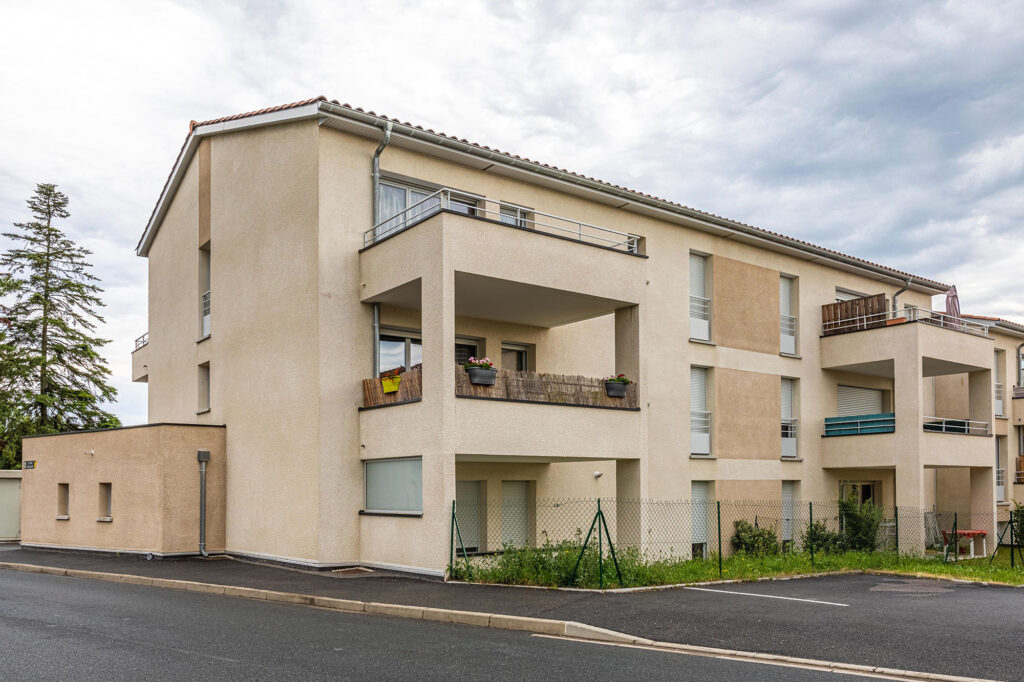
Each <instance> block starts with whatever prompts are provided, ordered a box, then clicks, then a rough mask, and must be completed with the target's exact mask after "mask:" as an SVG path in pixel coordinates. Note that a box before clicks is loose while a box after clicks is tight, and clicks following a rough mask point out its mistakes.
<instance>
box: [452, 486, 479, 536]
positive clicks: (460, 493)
mask: <svg viewBox="0 0 1024 682" xmlns="http://www.w3.org/2000/svg"><path fill="white" fill-rule="evenodd" d="M480 483H481V482H480V481H456V482H455V516H456V518H458V520H459V534H460V535H461V536H462V545H463V547H465V549H466V551H467V552H473V551H477V550H479V549H480V517H481V516H482V514H481V511H482V510H481V508H480ZM458 542H459V538H458V536H456V537H455V543H456V545H455V547H456V550H458V549H461V548H460V547H459V545H458Z"/></svg>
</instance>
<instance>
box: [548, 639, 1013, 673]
mask: <svg viewBox="0 0 1024 682" xmlns="http://www.w3.org/2000/svg"><path fill="white" fill-rule="evenodd" d="M531 636H532V637H545V638H547V639H561V640H566V641H570V642H579V643H580V644H600V645H603V646H621V647H626V648H629V649H641V650H644V651H657V652H660V653H666V654H681V655H683V656H701V657H704V658H718V659H724V660H730V661H738V662H743V663H760V664H762V665H775V666H780V667H783V668H802V669H804V670H816V671H819V672H823V673H832V674H837V675H850V676H854V677H870V678H872V679H882V680H902V681H903V682H919V681H921V680H929V681H931V680H943V681H944V682H994V681H992V680H986V679H984V678H980V677H959V676H957V675H946V674H943V673H928V672H920V671H917V670H897V669H894V668H885V667H882V666H872V665H858V664H855V663H841V662H838V661H823V660H819V659H814V658H798V657H795V656H784V655H779V654H762V653H757V652H754V651H739V650H735V649H716V648H712V647H703V646H692V645H688V644H676V643H673V642H655V643H654V644H625V643H622V642H602V641H599V640H596V639H579V638H577V637H564V636H561V635H544V634H540V633H533V634H532V635H531Z"/></svg>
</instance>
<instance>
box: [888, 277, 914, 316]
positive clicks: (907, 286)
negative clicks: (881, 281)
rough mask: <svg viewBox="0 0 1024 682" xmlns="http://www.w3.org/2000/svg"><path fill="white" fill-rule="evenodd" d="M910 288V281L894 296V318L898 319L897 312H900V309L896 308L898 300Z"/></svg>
mask: <svg viewBox="0 0 1024 682" xmlns="http://www.w3.org/2000/svg"><path fill="white" fill-rule="evenodd" d="M909 288H910V280H909V279H908V280H907V283H906V284H904V285H903V288H902V289H900V290H899V291H897V292H896V293H895V294H893V295H892V316H893V317H896V312H897V311H898V310H899V308H897V307H896V299H898V298H899V297H900V294H902V293H903V292H904V291H906V290H907V289H909Z"/></svg>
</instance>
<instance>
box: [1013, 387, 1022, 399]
mask: <svg viewBox="0 0 1024 682" xmlns="http://www.w3.org/2000/svg"><path fill="white" fill-rule="evenodd" d="M1013 398H1014V400H1017V399H1019V398H1024V386H1014V387H1013Z"/></svg>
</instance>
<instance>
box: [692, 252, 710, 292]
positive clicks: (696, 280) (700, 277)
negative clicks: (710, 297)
mask: <svg viewBox="0 0 1024 682" xmlns="http://www.w3.org/2000/svg"><path fill="white" fill-rule="evenodd" d="M707 260H708V259H707V256H701V255H700V254H696V253H691V254H690V296H700V297H701V298H707Z"/></svg>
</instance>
